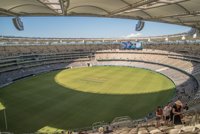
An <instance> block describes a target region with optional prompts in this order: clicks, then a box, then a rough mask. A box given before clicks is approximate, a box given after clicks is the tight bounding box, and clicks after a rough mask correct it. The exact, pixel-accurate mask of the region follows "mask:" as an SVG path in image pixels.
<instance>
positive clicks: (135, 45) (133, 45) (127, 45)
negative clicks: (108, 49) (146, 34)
mask: <svg viewBox="0 0 200 134" xmlns="http://www.w3.org/2000/svg"><path fill="white" fill-rule="evenodd" d="M122 49H133V50H135V49H138V50H141V49H142V42H140V41H136V42H134V41H126V42H122Z"/></svg>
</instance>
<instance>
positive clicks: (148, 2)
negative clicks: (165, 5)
mask: <svg viewBox="0 0 200 134" xmlns="http://www.w3.org/2000/svg"><path fill="white" fill-rule="evenodd" d="M156 1H158V0H146V1H143V2H138V3H136V4H131V5H129V6H126V7H124V8H121V9H119V10H116V11H113V12H111V13H110V15H109V16H114V15H116V14H119V13H122V12H125V11H127V10H131V9H133V8H137V7H140V6H144V5H146V4H150V3H152V2H156Z"/></svg>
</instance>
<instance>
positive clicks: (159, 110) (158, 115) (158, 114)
mask: <svg viewBox="0 0 200 134" xmlns="http://www.w3.org/2000/svg"><path fill="white" fill-rule="evenodd" d="M162 117H163V110H162V108H161V107H160V106H158V107H157V110H156V121H157V122H156V127H160V125H161V124H160V121H161V119H162Z"/></svg>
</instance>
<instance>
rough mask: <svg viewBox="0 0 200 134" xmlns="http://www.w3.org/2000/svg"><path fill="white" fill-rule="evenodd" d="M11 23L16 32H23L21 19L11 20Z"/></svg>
mask: <svg viewBox="0 0 200 134" xmlns="http://www.w3.org/2000/svg"><path fill="white" fill-rule="evenodd" d="M12 21H13V24H14V26H15V28H16V29H17V30H19V31H22V30H24V25H23V22H22V21H21V19H20V18H19V17H15V18H13V19H12Z"/></svg>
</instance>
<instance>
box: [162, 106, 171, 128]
mask: <svg viewBox="0 0 200 134" xmlns="http://www.w3.org/2000/svg"><path fill="white" fill-rule="evenodd" d="M171 110H172V107H171V105H170V103H168V104H167V105H166V106H165V107H164V109H163V119H164V121H165V125H168V124H169V121H170V114H171Z"/></svg>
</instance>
